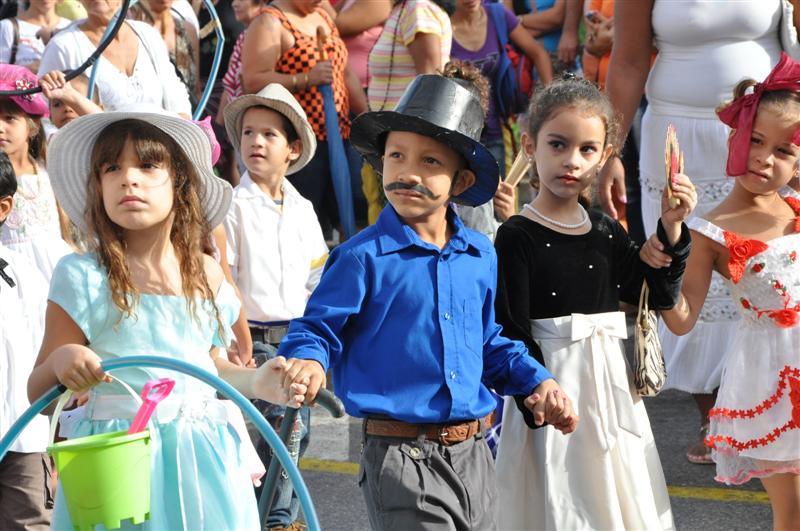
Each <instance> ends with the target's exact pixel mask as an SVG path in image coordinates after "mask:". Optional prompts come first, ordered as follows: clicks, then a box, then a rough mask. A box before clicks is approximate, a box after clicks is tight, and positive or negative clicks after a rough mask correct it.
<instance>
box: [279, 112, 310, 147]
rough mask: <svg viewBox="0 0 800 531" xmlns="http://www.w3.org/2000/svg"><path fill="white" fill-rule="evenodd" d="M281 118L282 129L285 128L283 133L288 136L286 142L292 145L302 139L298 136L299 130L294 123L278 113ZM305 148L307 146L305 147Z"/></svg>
mask: <svg viewBox="0 0 800 531" xmlns="http://www.w3.org/2000/svg"><path fill="white" fill-rule="evenodd" d="M278 115H280V117H281V127H282V128H283V133H284V134H285V135H286V141H287V142H288V143H289V144H291V143H292V142H294V141H295V140H299V139H300V135H298V134H297V129H295V128H294V126H293V125H292V122H290V121H289V119H288V118H287V117H286V116H284V115H283V113H278ZM303 147H304V148H305V146H303Z"/></svg>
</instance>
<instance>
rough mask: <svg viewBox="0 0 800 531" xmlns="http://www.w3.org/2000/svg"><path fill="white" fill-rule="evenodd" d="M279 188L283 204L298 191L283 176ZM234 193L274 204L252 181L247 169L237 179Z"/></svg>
mask: <svg viewBox="0 0 800 531" xmlns="http://www.w3.org/2000/svg"><path fill="white" fill-rule="evenodd" d="M281 190H283V204H284V205H285V204H286V203H287V202H288V201H289V200H290V199H294V197H295V194H297V193H298V192H297V190H296V189H295V187H294V186H292V183H290V182H289V181H288V180H287V179H285V178H284V180H283V184H281ZM236 195H237V196H239V197H250V198H254V199H255V198H260V199H262V200H263V201H264V202H265V203H266V204H268V205H271V206H274V205H275V200H274V199H272V198H271V197H269V196H268V195H267V194H265V193H264V191H263V190H262V189H261V188H259V187H258V185H257V184H256V183H255V181H253V179H252V177H250V172H247V171H245V172H244V173H243V174H242V177H241V179H240V180H239V185H238V186H237V187H236Z"/></svg>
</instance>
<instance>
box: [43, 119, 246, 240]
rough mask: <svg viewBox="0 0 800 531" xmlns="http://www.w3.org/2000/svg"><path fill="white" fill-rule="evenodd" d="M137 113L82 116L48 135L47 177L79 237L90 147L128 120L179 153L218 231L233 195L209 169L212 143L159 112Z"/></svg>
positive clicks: (183, 122)
mask: <svg viewBox="0 0 800 531" xmlns="http://www.w3.org/2000/svg"><path fill="white" fill-rule="evenodd" d="M145 108H146V109H147V110H143V109H145ZM136 109H137V110H131V111H126V110H120V111H116V112H104V113H99V114H88V115H85V116H81V117H79V118H77V119H75V120H73V121H72V122H70V123H68V124H67V125H65V126H64V127H63V128H62V129H60V130H59V131H58V132H56V133H55V134H54V135H53V138H52V139H51V140H50V144H49V146H48V148H47V151H48V153H47V172H48V173H49V174H50V180H51V182H52V186H53V191H54V192H55V195H56V199H58V202H59V203H60V205H61V208H63V209H64V212H66V214H67V216H68V217H69V219H70V220H71V221H72V222H73V223H74V224H75V225H76V226H77V227H78V229H79V230H80V231H81V232H84V233H87V232H88V226H87V224H86V221H87V220H86V191H87V185H88V179H89V176H90V174H91V171H92V168H91V158H92V151H93V150H94V145H95V143H96V142H97V139H98V137H99V136H100V135H101V134H102V133H103V131H104V130H105V129H106V128H107V127H108V126H109V125H111V124H113V123H116V122H119V121H121V120H129V119H133V120H141V121H143V122H146V123H149V124H150V125H153V126H155V127H157V128H158V129H160V130H161V131H163V132H164V133H166V134H167V135H169V136H170V137H171V138H172V139H173V140H175V142H176V143H177V144H178V146H180V148H181V149H183V152H184V154H185V155H186V157H187V158H188V159H189V160H190V161H191V163H192V164H193V165H194V168H195V171H197V175H198V176H199V177H200V185H201V190H200V204H201V205H202V207H203V212H204V214H205V218H206V220H207V221H208V224H209V227H211V228H214V227H216V226H218V225H219V224H220V223H222V221H223V220H224V219H225V215H226V214H227V213H228V208H229V207H230V204H231V197H232V196H233V190H232V188H231V186H230V184H228V183H227V182H225V181H223V180H222V179H220V178H219V177H217V176H216V175H214V172H213V170H212V169H211V143H210V142H209V140H208V137H207V136H206V134H205V133H204V132H203V131H202V129H200V127H198V126H197V125H195V124H194V123H192V122H191V121H189V120H185V119H183V118H181V117H179V116H177V115H173V114H169V113H167V112H166V111H164V110H161V109H160V108H156V107H145V106H142V105H138V106H136Z"/></svg>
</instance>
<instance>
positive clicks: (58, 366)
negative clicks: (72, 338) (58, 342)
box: [47, 345, 111, 392]
mask: <svg viewBox="0 0 800 531" xmlns="http://www.w3.org/2000/svg"><path fill="white" fill-rule="evenodd" d="M47 360H48V363H50V367H51V368H52V369H53V374H55V376H56V378H57V379H58V381H59V382H61V383H62V384H64V385H65V386H66V387H67V389H69V390H70V391H75V392H78V391H83V390H85V389H89V388H90V387H93V386H95V385H97V384H99V383H100V382H110V381H111V377H110V376H108V375H107V374H106V373H105V371H103V367H102V366H101V365H100V363H101V362H102V360H101V359H100V356H98V355H97V354H95V353H94V352H93V351H92V350H91V349H89V348H87V347H84V346H83V345H64V346H61V347H58V348H57V349H55V350H54V351H53V352H52V353H51V354H50V356H49V357H48V358H47Z"/></svg>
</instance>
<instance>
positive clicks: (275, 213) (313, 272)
mask: <svg viewBox="0 0 800 531" xmlns="http://www.w3.org/2000/svg"><path fill="white" fill-rule="evenodd" d="M282 189H283V205H278V204H276V203H275V201H274V200H273V199H272V198H271V197H269V196H268V195H267V194H266V193H264V192H263V191H262V190H261V188H259V187H258V185H257V184H256V183H255V182H253V179H251V178H250V174H249V173H248V172H245V173H244V175H242V179H241V182H240V183H239V185H238V186H237V187H236V188H234V190H233V202H232V203H231V208H230V210H229V212H228V215H227V217H226V218H225V232H226V233H227V236H228V253H227V254H228V262H229V264H230V266H231V271H232V273H233V278H234V280H235V281H236V285H237V287H238V288H239V291H241V293H242V300H243V301H244V308H245V312H246V315H247V319H248V320H249V321H260V322H273V321H289V320H291V319H294V318H295V317H300V316H302V315H303V311H304V310H305V307H306V301H308V296H309V295H310V294H311V292H312V291H313V290H314V288H316V287H317V284H318V283H319V278H320V275H321V274H322V268H323V266H324V264H325V260H326V259H327V257H328V246H327V245H326V244H325V238H324V237H323V235H322V229H321V228H320V226H319V221H317V215H316V214H315V213H314V207H313V206H312V205H311V202H310V201H308V200H307V199H305V198H304V197H303V196H301V195H300V192H298V191H297V189H296V188H295V187H294V186H292V184H291V183H290V182H289V181H288V180H286V179H284V181H283V185H282Z"/></svg>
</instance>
